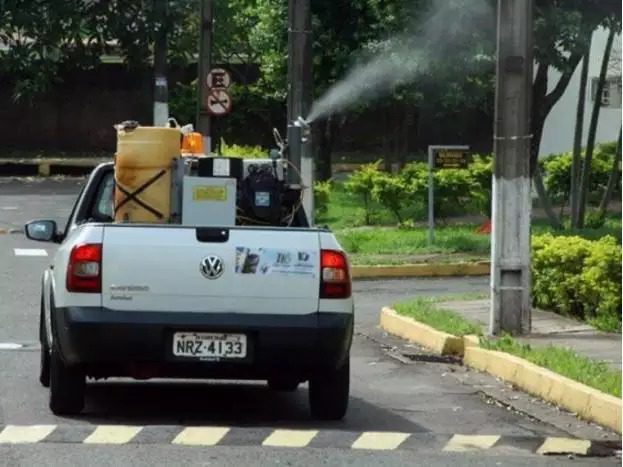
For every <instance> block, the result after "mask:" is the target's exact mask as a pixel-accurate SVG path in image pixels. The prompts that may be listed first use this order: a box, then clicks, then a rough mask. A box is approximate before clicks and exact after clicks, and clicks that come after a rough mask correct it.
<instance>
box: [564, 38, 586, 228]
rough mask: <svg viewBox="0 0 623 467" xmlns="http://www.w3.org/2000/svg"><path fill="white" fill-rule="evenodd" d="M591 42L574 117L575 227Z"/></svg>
mask: <svg viewBox="0 0 623 467" xmlns="http://www.w3.org/2000/svg"><path fill="white" fill-rule="evenodd" d="M590 48H591V41H590V40H589V41H588V44H587V50H586V53H585V54H584V58H583V59H582V71H581V72H580V94H579V96H578V107H577V112H576V116H575V134H574V136H573V159H572V162H571V189H570V190H569V196H570V198H571V225H572V226H575V224H576V221H575V219H577V212H578V204H579V194H580V190H579V189H578V187H579V184H580V168H581V164H582V135H583V134H584V108H585V104H586V82H587V80H588V65H589V60H590V53H591V50H590Z"/></svg>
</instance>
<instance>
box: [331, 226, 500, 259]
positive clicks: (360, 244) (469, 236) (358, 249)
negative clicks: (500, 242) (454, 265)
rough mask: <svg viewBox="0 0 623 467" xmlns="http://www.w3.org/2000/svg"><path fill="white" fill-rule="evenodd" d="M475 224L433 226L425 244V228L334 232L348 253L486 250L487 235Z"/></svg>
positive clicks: (488, 244)
mask: <svg viewBox="0 0 623 467" xmlns="http://www.w3.org/2000/svg"><path fill="white" fill-rule="evenodd" d="M475 230H476V226H474V225H457V226H448V227H440V228H438V229H436V230H435V243H434V244H433V245H431V246H429V245H428V241H427V232H426V229H417V228H416V229H408V230H405V229H399V228H397V227H393V228H392V227H377V228H360V229H345V230H338V231H336V232H335V235H336V236H337V238H338V240H339V241H340V243H341V244H342V246H343V247H344V248H345V249H346V251H347V252H349V253H350V254H361V255H375V254H376V255H384V254H385V255H415V254H423V253H444V254H448V253H471V254H478V255H482V256H487V255H488V254H489V246H490V242H489V236H488V235H480V234H478V233H476V232H475Z"/></svg>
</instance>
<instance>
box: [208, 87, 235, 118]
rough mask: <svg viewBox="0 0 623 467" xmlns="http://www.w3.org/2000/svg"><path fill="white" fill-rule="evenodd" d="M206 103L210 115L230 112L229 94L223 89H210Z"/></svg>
mask: <svg viewBox="0 0 623 467" xmlns="http://www.w3.org/2000/svg"><path fill="white" fill-rule="evenodd" d="M207 104H208V112H209V113H210V114H211V115H215V116H218V115H226V114H228V113H229V112H231V104H232V102H231V96H230V95H229V93H228V92H227V91H225V90H224V89H211V90H210V93H209V94H208V102H207Z"/></svg>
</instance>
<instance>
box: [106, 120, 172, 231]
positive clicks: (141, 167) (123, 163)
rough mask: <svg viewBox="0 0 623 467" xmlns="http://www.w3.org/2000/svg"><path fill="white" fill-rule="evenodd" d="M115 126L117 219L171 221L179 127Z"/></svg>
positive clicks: (116, 220) (121, 220) (115, 213)
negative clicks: (173, 170)
mask: <svg viewBox="0 0 623 467" xmlns="http://www.w3.org/2000/svg"><path fill="white" fill-rule="evenodd" d="M115 128H116V129H117V152H116V154H115V199H114V221H115V222H140V223H163V224H164V223H167V222H169V218H170V214H171V212H170V211H171V163H172V161H173V159H175V158H176V157H179V155H180V139H181V133H180V131H179V130H178V129H175V128H166V127H148V126H136V125H128V124H121V125H117V126H116V127H115Z"/></svg>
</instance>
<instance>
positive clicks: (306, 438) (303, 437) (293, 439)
mask: <svg viewBox="0 0 623 467" xmlns="http://www.w3.org/2000/svg"><path fill="white" fill-rule="evenodd" d="M317 434H318V430H275V431H273V432H272V433H271V434H270V436H269V437H268V438H266V439H265V440H264V441H263V442H262V446H275V447H285V448H304V447H305V446H307V445H308V444H309V443H310V441H311V440H312V439H314V437H315V436H316V435H317Z"/></svg>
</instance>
